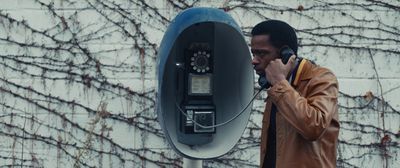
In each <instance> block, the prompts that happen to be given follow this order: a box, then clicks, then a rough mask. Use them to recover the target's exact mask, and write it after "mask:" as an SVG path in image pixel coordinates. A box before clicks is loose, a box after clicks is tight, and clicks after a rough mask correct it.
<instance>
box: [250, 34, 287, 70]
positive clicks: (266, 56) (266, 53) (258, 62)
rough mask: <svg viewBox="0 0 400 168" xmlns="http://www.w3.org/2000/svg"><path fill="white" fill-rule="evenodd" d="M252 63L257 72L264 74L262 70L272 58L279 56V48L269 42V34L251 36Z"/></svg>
mask: <svg viewBox="0 0 400 168" xmlns="http://www.w3.org/2000/svg"><path fill="white" fill-rule="evenodd" d="M250 46H251V53H252V54H253V60H252V64H253V65H254V70H255V71H256V73H257V74H259V75H260V74H264V70H265V68H266V67H267V65H268V64H269V62H271V61H272V60H274V59H276V58H280V56H279V49H278V48H276V47H274V46H272V45H271V43H270V42H269V35H255V36H253V37H252V38H251V44H250Z"/></svg>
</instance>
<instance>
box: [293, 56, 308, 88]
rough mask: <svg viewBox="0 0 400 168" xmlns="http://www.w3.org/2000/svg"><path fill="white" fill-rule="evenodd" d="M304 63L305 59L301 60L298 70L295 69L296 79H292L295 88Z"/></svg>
mask: <svg viewBox="0 0 400 168" xmlns="http://www.w3.org/2000/svg"><path fill="white" fill-rule="evenodd" d="M305 63H306V59H302V60H301V62H300V65H299V69H297V72H296V78H295V79H294V82H293V85H295V86H297V83H298V82H299V79H300V74H301V71H302V70H303V67H304V64H305Z"/></svg>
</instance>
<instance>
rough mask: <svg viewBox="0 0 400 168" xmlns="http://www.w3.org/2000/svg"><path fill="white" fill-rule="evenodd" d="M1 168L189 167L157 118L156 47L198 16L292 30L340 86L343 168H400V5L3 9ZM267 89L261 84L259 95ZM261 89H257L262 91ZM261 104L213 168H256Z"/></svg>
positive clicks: (134, 4)
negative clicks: (192, 14) (183, 14)
mask: <svg viewBox="0 0 400 168" xmlns="http://www.w3.org/2000/svg"><path fill="white" fill-rule="evenodd" d="M0 4H1V5H0V142H1V143H0V166H2V167H7V166H10V167H13V166H18V167H19V166H21V167H73V166H75V167H163V166H164V167H179V166H181V165H182V157H180V156H179V155H177V154H176V153H175V152H174V151H172V150H171V148H170V147H169V145H168V144H167V143H166V141H165V139H164V135H163V133H162V131H161V130H160V126H159V124H158V122H157V120H156V114H155V110H154V107H155V85H156V83H157V81H156V80H155V69H156V55H157V48H158V46H159V44H160V41H161V39H162V36H163V33H164V31H165V30H166V27H167V26H168V24H169V22H170V21H171V20H172V19H173V18H174V17H175V16H176V15H177V14H178V13H179V12H180V11H182V10H183V9H186V8H189V7H192V6H194V7H197V6H208V7H216V8H221V9H223V10H225V11H226V12H227V13H228V14H230V15H231V16H232V17H233V18H234V19H235V20H236V21H237V22H238V24H239V25H240V26H241V27H242V30H243V32H244V34H245V35H246V39H247V41H249V31H250V30H251V28H252V26H254V25H255V24H256V23H258V22H260V21H262V20H266V19H280V20H284V21H287V22H288V23H290V24H291V25H292V26H293V27H294V28H295V29H296V30H297V33H298V37H299V41H300V45H301V46H300V49H299V55H300V56H303V57H305V58H308V59H311V60H314V61H316V62H317V63H318V64H320V65H322V66H326V67H328V68H330V69H331V70H333V71H334V72H335V73H336V75H337V77H338V80H339V82H340V99H339V107H340V109H339V110H340V121H341V132H340V144H339V146H338V156H337V157H338V162H337V166H338V167H371V168H372V167H374V168H375V167H400V162H399V160H398V158H399V154H400V152H399V151H400V150H399V148H400V147H399V136H400V124H399V123H400V101H399V96H398V95H399V94H400V75H399V74H400V68H399V64H400V49H399V46H400V38H399V37H400V28H399V27H400V22H399V20H400V18H399V17H400V2H399V1H396V0H392V1H384V2H380V1H374V0H362V1H338V0H331V1H329V2H328V1H295V0H284V1H279V0H275V1H246V0H242V1H216V0H203V1H194V0H191V1H173V0H167V1H156V0H114V1H111V0H102V1H100V0H87V1H78V0H1V1H0ZM256 86H257V85H256V84H255V87H256ZM256 89H257V87H256ZM266 96H267V95H266V94H265V93H263V94H262V96H260V97H259V98H258V99H257V100H256V101H255V103H254V106H253V112H252V115H251V120H250V121H249V124H248V127H247V129H246V131H245V134H244V135H243V138H242V139H241V140H240V141H239V143H238V145H237V146H236V147H235V148H234V149H233V150H232V151H231V152H230V153H228V154H227V155H224V156H223V157H221V158H219V159H215V160H209V161H206V162H205V163H204V164H205V165H206V166H208V167H257V165H258V164H259V142H260V127H261V116H262V110H263V102H262V99H263V98H265V97H266Z"/></svg>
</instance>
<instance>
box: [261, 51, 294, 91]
mask: <svg viewBox="0 0 400 168" xmlns="http://www.w3.org/2000/svg"><path fill="white" fill-rule="evenodd" d="M295 59H296V56H295V55H292V56H291V57H290V59H289V61H288V62H287V64H286V65H285V64H283V63H282V60H281V59H275V60H272V61H271V62H270V63H269V64H268V65H267V67H266V68H265V76H266V78H267V80H268V82H269V83H270V84H271V85H272V86H273V85H275V84H276V83H278V82H280V81H282V80H286V77H287V76H288V75H289V73H290V72H291V71H292V69H293V68H294V66H295V63H294V62H295Z"/></svg>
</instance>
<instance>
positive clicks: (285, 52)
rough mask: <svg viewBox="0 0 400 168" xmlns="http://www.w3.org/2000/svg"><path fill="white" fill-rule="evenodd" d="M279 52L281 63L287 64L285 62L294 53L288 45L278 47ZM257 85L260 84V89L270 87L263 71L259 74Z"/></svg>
mask: <svg viewBox="0 0 400 168" xmlns="http://www.w3.org/2000/svg"><path fill="white" fill-rule="evenodd" d="M279 53H280V55H281V59H282V63H283V64H287V62H288V61H289V59H290V57H291V56H292V55H294V51H293V50H292V49H291V48H290V47H288V46H284V47H282V48H281V49H280V51H279ZM258 85H260V87H261V89H268V88H269V87H271V84H270V83H269V82H268V80H267V78H266V77H265V73H262V74H260V75H259V78H258Z"/></svg>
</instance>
